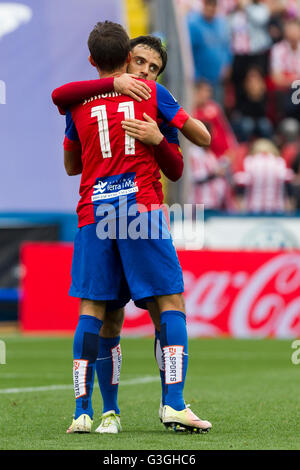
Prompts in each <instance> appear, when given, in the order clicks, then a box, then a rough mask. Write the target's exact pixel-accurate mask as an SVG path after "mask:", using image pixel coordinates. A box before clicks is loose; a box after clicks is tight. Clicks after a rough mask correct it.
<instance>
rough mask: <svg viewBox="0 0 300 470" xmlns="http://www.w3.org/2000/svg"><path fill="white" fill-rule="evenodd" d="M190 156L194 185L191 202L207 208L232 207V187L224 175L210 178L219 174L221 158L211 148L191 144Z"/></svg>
mask: <svg viewBox="0 0 300 470" xmlns="http://www.w3.org/2000/svg"><path fill="white" fill-rule="evenodd" d="M188 156H189V163H190V170H191V181H192V185H193V191H191V193H190V196H191V198H190V201H189V202H191V203H194V204H204V206H205V209H215V210H218V209H223V208H226V209H231V208H232V207H231V205H232V202H233V201H232V198H231V188H230V186H229V184H228V182H227V181H226V179H225V178H224V177H215V178H212V179H209V178H210V177H211V176H213V175H216V174H217V172H218V170H219V168H220V160H218V159H217V158H216V157H215V155H214V154H213V152H211V151H210V150H207V149H206V150H205V149H203V148H201V147H197V146H195V145H191V146H190V150H189V153H188ZM201 181H202V182H201Z"/></svg>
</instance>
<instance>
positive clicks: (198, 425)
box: [162, 405, 212, 434]
mask: <svg viewBox="0 0 300 470" xmlns="http://www.w3.org/2000/svg"><path fill="white" fill-rule="evenodd" d="M162 422H163V424H164V425H165V426H166V427H167V428H170V429H173V430H174V431H190V432H191V433H197V434H198V433H203V432H208V431H209V430H210V429H211V427H212V425H211V423H210V422H209V421H204V420H202V419H200V418H198V416H196V415H195V414H194V413H193V412H192V410H191V409H190V408H189V405H188V406H187V407H186V408H185V409H184V410H181V411H176V410H174V408H171V407H170V406H168V405H165V406H164V407H163V412H162Z"/></svg>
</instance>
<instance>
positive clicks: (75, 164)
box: [64, 111, 82, 176]
mask: <svg viewBox="0 0 300 470" xmlns="http://www.w3.org/2000/svg"><path fill="white" fill-rule="evenodd" d="M64 166H65V170H66V172H67V174H68V175H69V176H74V175H79V174H80V173H81V172H82V160H81V144H80V140H79V136H78V133H77V130H76V127H75V124H74V122H73V119H72V115H71V113H70V111H67V112H66V130H65V139H64Z"/></svg>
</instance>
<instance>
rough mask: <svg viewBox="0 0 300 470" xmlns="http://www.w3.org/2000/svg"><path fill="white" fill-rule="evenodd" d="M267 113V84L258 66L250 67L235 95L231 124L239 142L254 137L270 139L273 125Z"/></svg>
mask: <svg viewBox="0 0 300 470" xmlns="http://www.w3.org/2000/svg"><path fill="white" fill-rule="evenodd" d="M266 114H267V86H266V82H265V79H264V76H263V73H262V71H261V69H260V68H259V67H252V68H250V69H249V70H248V71H247V73H246V76H245V78H244V81H243V85H242V88H241V90H240V91H239V93H238V94H237V97H236V105H235V109H234V111H233V113H232V116H231V124H232V127H233V129H234V132H235V135H236V136H237V138H238V140H239V141H240V142H247V141H249V140H251V139H253V138H255V137H264V138H267V139H270V138H271V137H272V135H273V125H272V123H271V121H270V119H268V117H267V116H266Z"/></svg>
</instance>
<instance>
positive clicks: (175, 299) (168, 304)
mask: <svg viewBox="0 0 300 470" xmlns="http://www.w3.org/2000/svg"><path fill="white" fill-rule="evenodd" d="M156 299H157V305H158V308H159V311H160V313H162V312H165V311H166V310H178V311H180V312H184V313H185V302H184V297H183V295H182V294H181V293H180V294H172V295H161V296H158V297H157V298H156Z"/></svg>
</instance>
